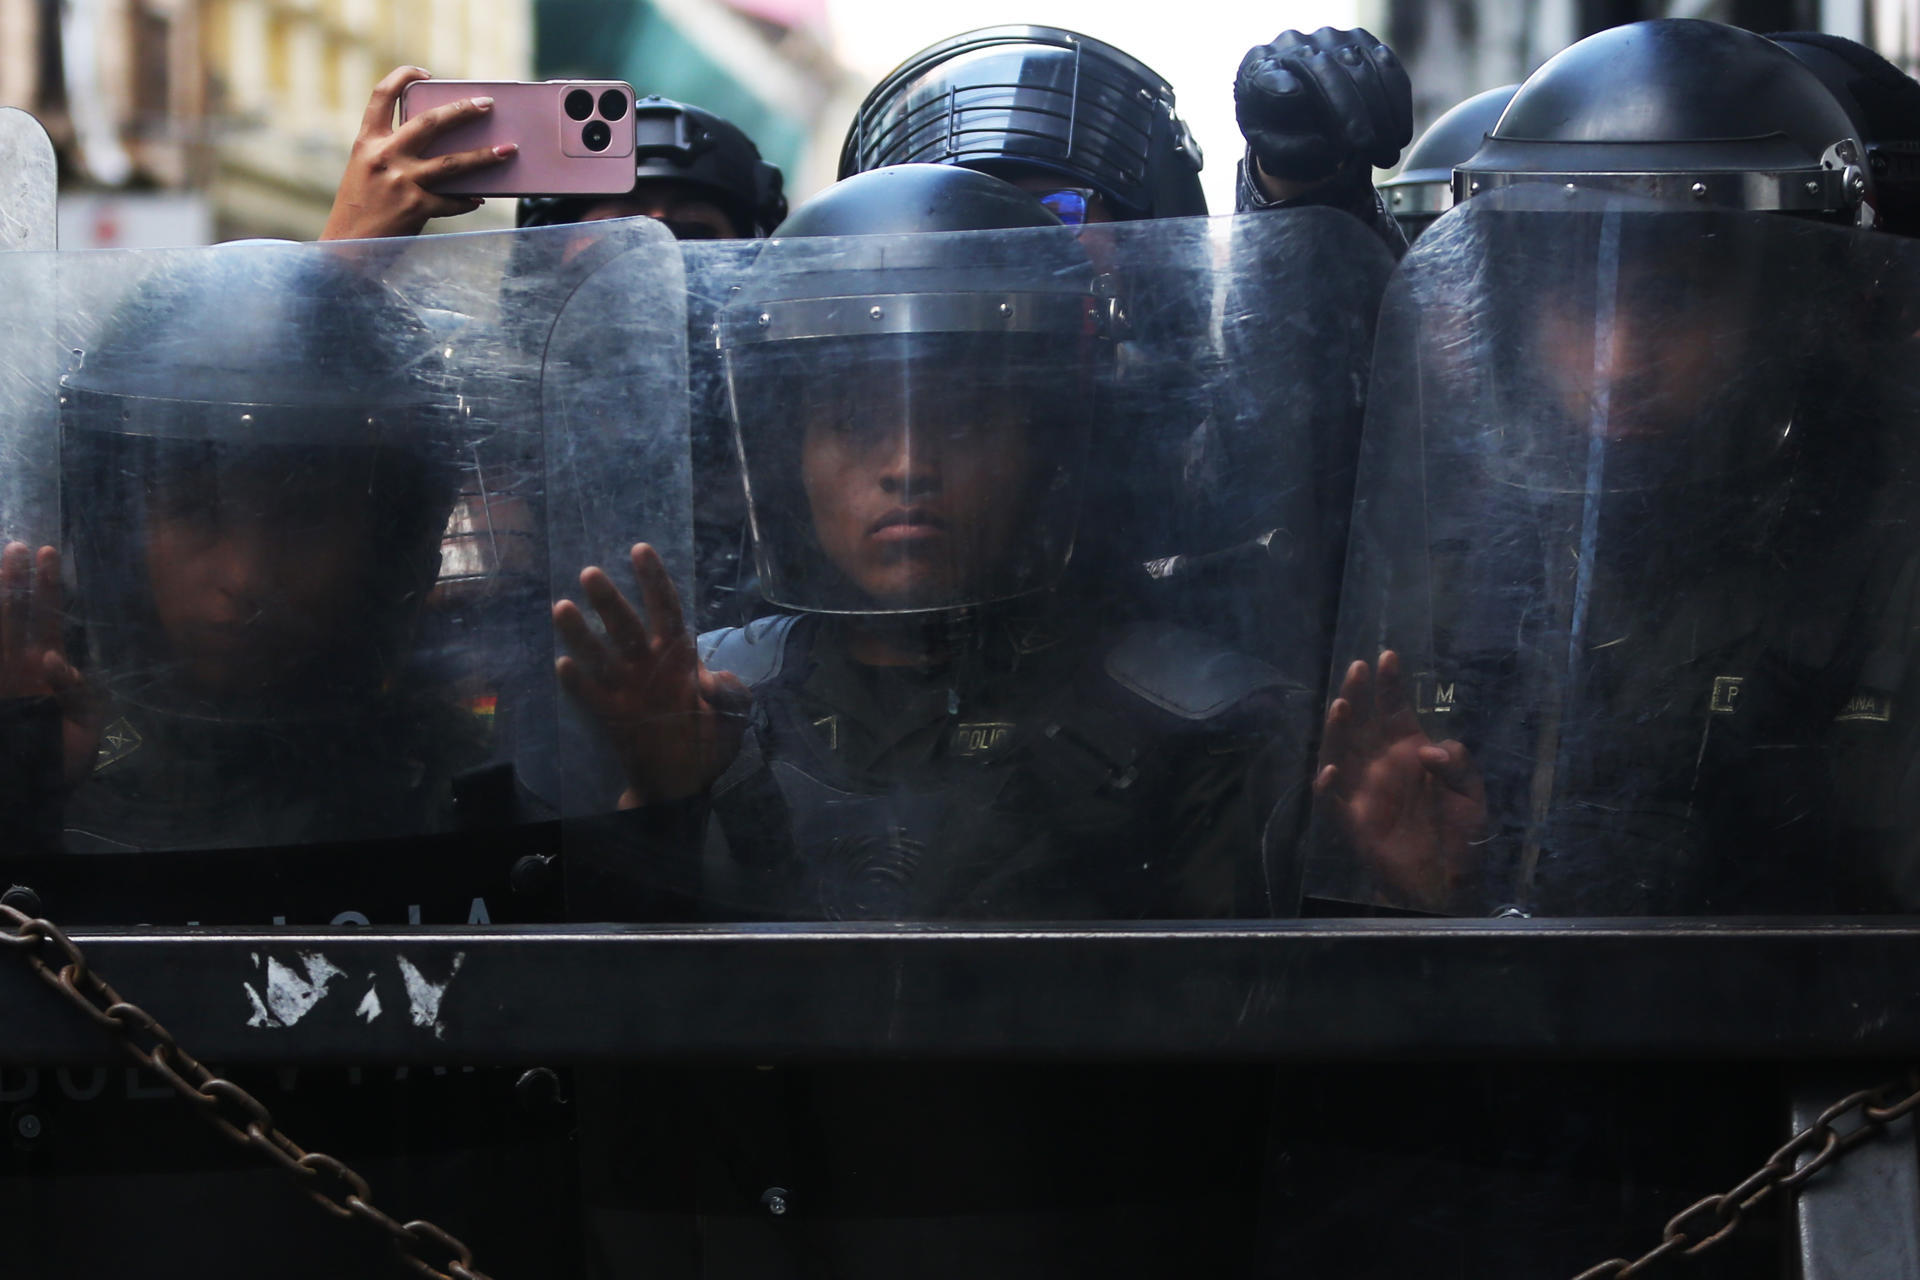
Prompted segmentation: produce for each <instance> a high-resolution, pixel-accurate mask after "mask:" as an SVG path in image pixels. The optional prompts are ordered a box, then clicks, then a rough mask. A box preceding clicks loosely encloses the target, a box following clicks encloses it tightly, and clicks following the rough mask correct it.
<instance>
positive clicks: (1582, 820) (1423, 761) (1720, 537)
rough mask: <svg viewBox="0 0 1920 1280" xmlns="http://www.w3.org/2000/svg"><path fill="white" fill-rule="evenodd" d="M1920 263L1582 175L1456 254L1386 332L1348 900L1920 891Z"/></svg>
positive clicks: (1344, 666)
mask: <svg viewBox="0 0 1920 1280" xmlns="http://www.w3.org/2000/svg"><path fill="white" fill-rule="evenodd" d="M1915 265H1916V259H1915V257H1914V254H1913V251H1912V249H1911V247H1910V245H1909V244H1908V242H1905V241H1901V240H1897V239H1894V238H1892V237H1884V236H1881V237H1875V236H1869V235H1864V234H1861V233H1857V232H1853V231H1849V230H1843V229H1837V228H1834V227H1829V226H1823V225H1816V224H1810V223H1808V222H1805V221H1801V220H1796V219H1790V218H1785V217H1781V216H1778V215H1750V214H1740V213H1726V212H1708V211H1704V210H1697V209H1682V210H1680V211H1674V210H1672V209H1671V208H1662V207H1656V206H1643V205H1638V204H1634V203H1632V202H1629V201H1625V200H1620V199H1613V200H1603V199H1601V198H1599V197H1594V198H1587V197H1585V196H1581V195H1578V194H1576V193H1575V192H1573V191H1572V190H1571V189H1570V188H1569V189H1565V190H1562V189H1560V188H1555V189H1553V190H1551V191H1550V192H1546V193H1544V194H1540V195H1537V196H1536V195H1534V194H1532V193H1529V192H1526V191H1517V192H1514V193H1506V194H1501V195H1500V196H1498V197H1497V198H1494V199H1488V198H1484V197H1481V198H1476V199H1475V200H1473V201H1471V202H1470V203H1469V204H1467V205H1466V206H1465V207H1464V208H1463V209H1461V210H1459V211H1457V212H1455V213H1454V214H1452V215H1450V216H1449V217H1448V218H1446V219H1444V220H1443V221H1441V222H1440V223H1438V224H1436V226H1435V227H1434V229H1433V230H1432V231H1430V232H1429V233H1428V234H1427V235H1426V236H1424V237H1422V239H1421V241H1420V244H1419V246H1418V247H1417V248H1416V249H1415V250H1414V252H1413V253H1411V254H1410V255H1409V256H1408V258H1407V259H1406V260H1405V262H1404V263H1403V264H1402V266H1401V269H1400V274H1399V276H1398V278H1397V280H1396V281H1395V284H1394V288H1393V290H1392V293H1391V295H1390V299H1389V301H1388V303H1387V305H1386V307H1385V309H1384V311H1383V318H1382V323H1381V338H1380V350H1379V353H1378V355H1377V356H1376V359H1375V369H1376V371H1377V373H1376V380H1375V383H1374V388H1373V392H1372V396H1371V399H1370V403H1369V416H1368V422H1367V427H1366V440H1365V448H1364V451H1363V454H1362V459H1361V478H1360V481H1359V489H1358V493H1357V497H1356V500H1355V515H1354V532H1353V540H1352V547H1351V554H1350V557H1349V560H1348V567H1347V580H1346V586H1345V595H1344V598H1343V602H1342V615H1341V622H1340V631H1339V639H1338V642H1337V644H1336V655H1335V656H1336V665H1335V669H1334V679H1335V681H1336V682H1337V685H1338V687H1337V688H1336V689H1335V693H1336V695H1337V698H1336V700H1335V701H1334V702H1333V703H1332V704H1331V709H1330V712H1329V715H1328V718H1327V722H1326V743H1325V745H1324V746H1323V748H1322V752H1321V761H1320V763H1321V766H1322V774H1321V777H1320V788H1319V789H1320V804H1319V806H1318V812H1317V815H1316V830H1315V848H1314V858H1315V866H1314V874H1313V877H1312V883H1311V884H1310V891H1311V892H1313V893H1314V894H1315V895H1316V896H1321V897H1325V898H1328V899H1331V900H1335V901H1345V902H1367V903H1377V904H1382V905H1388V906H1394V907H1402V908H1413V909H1420V910H1428V911H1460V912H1466V913H1469V914H1477V913H1482V912H1490V911H1496V910H1499V909H1502V908H1511V909H1515V910H1518V911H1522V912H1526V913H1530V914H1556V915H1558V914H1575V915H1624V914H1665V913H1695V912H1708V913H1736V914H1738V913H1755V912H1758V913H1788V912H1796V913H1797V912H1815V913H1823V912H1833V911H1887V910H1897V909H1905V908H1906V907H1907V906H1908V905H1909V904H1910V903H1911V902H1912V891H1913V887H1914V876H1913V872H1912V870H1911V866H1910V857H1911V854H1910V849H1909V847H1908V845H1909V843H1910V842H1909V840H1908V838H1907V837H1906V836H1905V834H1904V832H1905V831H1906V830H1907V829H1908V828H1909V827H1910V825H1911V824H1910V806H1911V803H1912V801H1911V796H1912V784H1911V782H1910V781H1909V779H1910V776H1911V770H1912V767H1913V764H1914V762H1915V757H1914V754H1913V734H1912V731H1911V729H1910V728H1909V721H1910V716H1909V715H1908V712H1907V710H1906V709H1905V707H1904V703H1905V697H1906V695H1905V694H1904V693H1903V690H1906V689H1907V688H1908V687H1909V681H1910V675H1909V672H1910V670H1911V666H1912V659H1913V652H1912V638H1911V637H1912V634H1913V633H1912V630H1911V628H1912V622H1913V617H1914V613H1913V610H1914V606H1915V596H1914V590H1915V565H1916V560H1915V555H1916V541H1915V536H1914V534H1915V528H1914V525H1913V521H1912V515H1911V513H1912V511H1913V501H1914V497H1915V471H1914V459H1915V452H1914V447H1913V446H1914V430H1915V418H1914V416H1913V408H1914V406H1915V404H1916V399H1915V380H1916V375H1915V372H1914V371H1915V370H1916V369H1917V368H1920V364H1916V362H1915V360H1914V358H1913V355H1914V352H1913V349H1912V343H1913V334H1914V332H1915V326H1914V324H1913V314H1912V311H1911V306H1910V299H1911V297H1912V293H1911V288H1912V282H1913V279H1914V268H1915ZM1389 654H1391V655H1392V656H1391V657H1389V656H1387V655H1389Z"/></svg>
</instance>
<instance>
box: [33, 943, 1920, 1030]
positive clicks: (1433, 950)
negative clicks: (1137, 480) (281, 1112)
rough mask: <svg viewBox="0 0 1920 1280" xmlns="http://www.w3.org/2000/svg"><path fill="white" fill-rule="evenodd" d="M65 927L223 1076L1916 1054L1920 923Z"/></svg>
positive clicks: (43, 1025) (42, 992)
mask: <svg viewBox="0 0 1920 1280" xmlns="http://www.w3.org/2000/svg"><path fill="white" fill-rule="evenodd" d="M72 936H73V940H74V941H75V943H77V944H78V945H79V946H80V947H81V948H82V949H83V950H84V951H85V953H86V955H87V957H88V960H89V961H90V962H91V964H92V965H93V967H94V968H95V969H96V970H97V971H98V972H100V973H102V974H104V975H106V976H107V978H108V979H109V980H110V981H112V982H113V983H115V984H116V985H117V986H118V987H119V988H120V989H121V990H123V991H125V992H126V993H127V994H128V997H129V998H130V999H133V1000H135V1001H137V1002H138V1003H140V1004H141V1005H142V1006H143V1007H144V1008H146V1009H147V1010H148V1011H149V1012H151V1013H152V1014H153V1015H154V1016H155V1017H157V1018H159V1019H161V1020H162V1021H163V1022H165V1023H166V1025H167V1026H168V1028H169V1029H170V1030H171V1031H172V1032H173V1034H174V1035H176V1036H177V1037H179V1039H180V1041H181V1043H182V1044H184V1045H188V1046H190V1047H191V1048H192V1050H193V1052H194V1053H196V1054H197V1055H199V1056H200V1057H201V1058H203V1059H207V1060H210V1061H218V1062H231V1063H246V1062H258V1063H279V1062H294V1061H298V1062H313V1063H321V1062H335V1063H347V1062H351V1063H368V1064H371V1063H381V1062H391V1063H406V1062H433V1063H439V1064H447V1065H458V1064H481V1063H489V1062H502V1061H530V1060H542V1061H555V1062H572V1063H593V1062H618V1061H645V1060H692V1059H733V1060H738V1061H751V1062H775V1061H805V1060H816V1061H824V1060H845V1059H867V1060H874V1061H884V1060H913V1059H980V1060H1008V1061H1017V1060H1028V1061H1046V1060H1064V1059H1074V1060H1083V1061H1084V1060H1098V1059H1135V1060H1139V1059H1146V1060H1188V1061H1210V1060H1215V1061H1234V1060H1239V1061H1248V1060H1274V1061H1314V1060H1324V1061H1332V1060H1374V1061H1391V1060H1403V1061H1418V1060H1438V1059H1458V1060H1465V1059H1480V1058H1495V1059H1504V1060H1514V1059H1520V1060H1527V1059H1536V1060H1566V1061H1573V1060H1583V1059H1584V1060H1592V1059H1609V1058H1611V1059H1622V1060H1624V1059H1640V1060H1649V1059H1673V1058H1694V1059H1719V1060H1742V1059H1754V1058H1764V1059H1768V1060H1773V1061H1792V1060H1828V1061H1832V1060H1847V1059H1880V1060H1886V1059H1897V1058H1909V1057H1912V1056H1914V1055H1916V1054H1920V925H1916V924H1914V923H1911V922H1907V921H1899V920H1849V921H1845V922H1805V921H1793V922H1784V921H1782V922H1770V921H1757V920H1740V921H1724V920H1668V921H1646V920H1637V921H1630V922H1629V921H1608V920H1582V921H1545V920H1496V921H1457V920H1453V921H1426V920H1422V921H1417V922H1409V921H1404V920H1378V919H1376V920H1338V921H1334V920H1314V921H1289V922H1274V923H1261V924H1232V925H1216V926H1200V925H1152V926H1142V927H1135V928H1111V927H1107V928H1103V927H1091V926H1088V927H1047V928H1022V927H980V926H933V925H899V926H894V927H880V928H876V927H874V926H871V925H861V926H843V927H842V926H826V925H794V926H750V927H741V926H724V927H722V926H714V927H699V928H685V927H680V928H650V927H632V926H614V925H601V926H564V927H562V926H554V927H543V928H529V927H521V926H515V927H511V928H487V927H471V928H422V929H413V930H405V931H399V930H396V931H375V930H369V929H359V928H352V927H343V928H327V929H298V928H279V929H272V930H258V929H205V930H178V929H166V930H161V929H120V930H101V931H85V932H76V933H74V934H73V935H72ZM0 1026H4V1027H5V1028H6V1034H5V1036H4V1037H0V1061H3V1062H10V1063H21V1064H31V1063H78V1062H87V1061H101V1060H107V1059H112V1058H114V1057H116V1056H117V1055H118V1053H119V1052H120V1051H119V1050H118V1049H117V1048H116V1047H115V1045H114V1043H113V1041H112V1039H111V1038H110V1037H109V1036H107V1035H105V1034H103V1033H102V1032H101V1031H100V1030H98V1029H97V1028H96V1027H95V1026H93V1025H92V1024H90V1023H89V1022H88V1021H87V1020H86V1019H85V1018H83V1017H80V1016H77V1015H76V1012H75V1010H74V1009H73V1007H72V1006H71V1005H70V1004H69V1003H68V1002H67V1001H65V1000H63V999H61V998H60V997H59V995H58V994H57V993H55V992H54V991H51V990H49V989H48V988H47V987H46V986H45V985H43V984H42V983H41V982H40V981H37V980H36V979H35V977H34V976H33V974H32V972H31V971H30V970H29V968H28V967H27V966H26V965H19V964H6V965H0Z"/></svg>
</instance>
